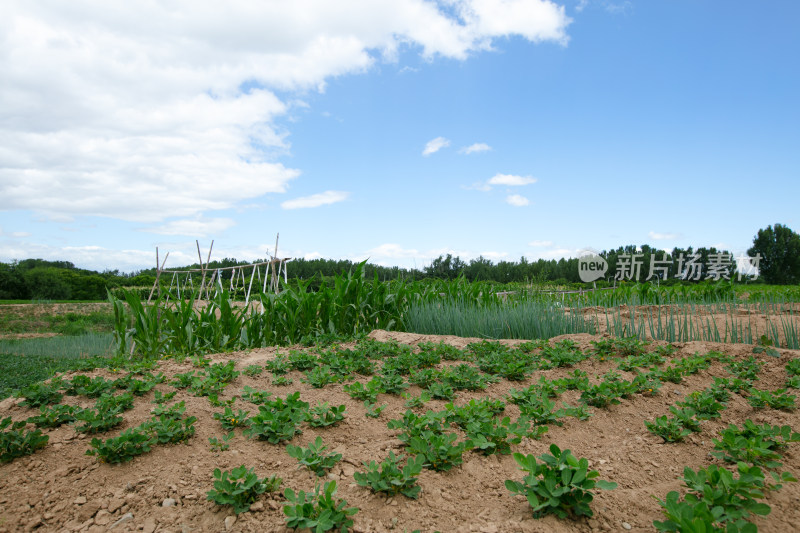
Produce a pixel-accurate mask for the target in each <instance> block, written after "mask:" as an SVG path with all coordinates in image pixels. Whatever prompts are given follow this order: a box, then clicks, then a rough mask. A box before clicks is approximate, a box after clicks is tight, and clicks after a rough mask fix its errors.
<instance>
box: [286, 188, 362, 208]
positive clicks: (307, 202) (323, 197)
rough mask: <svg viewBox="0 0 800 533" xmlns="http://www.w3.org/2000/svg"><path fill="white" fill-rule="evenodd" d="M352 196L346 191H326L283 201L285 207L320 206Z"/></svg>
mask: <svg viewBox="0 0 800 533" xmlns="http://www.w3.org/2000/svg"><path fill="white" fill-rule="evenodd" d="M349 196H350V193H349V192H345V191H325V192H322V193H319V194H312V195H311V196H303V197H301V198H295V199H293V200H286V201H285V202H283V203H281V207H282V208H284V209H304V208H308V207H320V206H323V205H330V204H335V203H337V202H343V201H344V200H347V198H348V197H349Z"/></svg>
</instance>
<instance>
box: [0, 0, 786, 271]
mask: <svg viewBox="0 0 800 533" xmlns="http://www.w3.org/2000/svg"><path fill="white" fill-rule="evenodd" d="M177 5H178V9H174V10H171V9H167V7H165V6H164V5H162V4H158V3H154V4H148V5H147V6H145V7H141V6H133V5H131V6H127V5H126V4H123V3H114V2H112V3H108V2H105V3H101V2H90V1H78V2H75V3H70V4H69V5H53V4H49V3H46V2H11V8H10V9H9V12H10V13H11V15H10V16H9V17H7V20H5V21H4V22H2V23H0V35H2V37H3V40H2V42H3V43H4V44H2V45H0V68H2V71H3V72H4V73H7V75H6V74H4V76H3V78H2V79H0V261H9V260H12V259H23V258H26V257H43V258H48V259H66V260H70V261H73V262H74V263H76V264H77V265H78V266H82V267H87V268H94V269H99V270H102V269H105V268H120V269H121V270H124V271H131V270H134V269H138V268H144V267H149V266H152V264H153V263H154V262H155V253H154V251H155V247H156V246H158V247H159V249H160V250H161V251H162V254H163V253H164V252H165V251H170V261H169V264H170V266H180V265H182V264H186V263H188V262H192V261H194V260H196V257H197V255H196V249H195V239H199V240H200V243H201V246H202V247H203V248H204V249H207V247H208V244H209V243H210V241H211V239H214V240H215V244H214V257H216V258H221V257H224V256H228V257H231V256H232V257H237V258H239V259H248V258H257V257H264V256H266V254H267V250H270V251H271V250H272V247H273V246H274V239H275V234H276V233H277V232H280V234H281V253H280V255H282V256H283V255H284V254H286V255H291V256H296V257H310V258H313V257H325V258H349V259H363V258H366V257H369V258H370V260H371V261H373V262H376V263H381V264H386V265H400V266H404V267H411V266H417V267H421V266H423V265H425V264H427V263H429V262H430V261H431V260H432V259H433V258H435V257H436V256H438V255H439V254H442V253H453V254H457V255H460V256H461V257H462V258H464V259H470V258H474V257H477V256H478V255H483V256H484V257H488V258H490V259H492V260H494V261H497V260H501V259H508V260H517V259H519V258H520V257H521V256H525V257H527V258H529V259H536V258H539V257H545V258H559V257H564V256H574V255H575V254H576V253H577V252H578V251H579V250H581V249H584V248H586V247H591V248H595V249H605V248H609V247H616V246H618V245H624V244H645V243H647V244H651V245H653V246H657V247H661V248H666V249H671V248H673V247H674V246H680V247H688V246H695V247H696V246H722V247H725V248H727V249H730V250H732V251H734V252H741V251H744V250H746V249H747V247H748V246H749V245H750V244H751V242H752V238H753V236H754V235H755V233H756V231H757V230H758V229H760V228H763V227H766V226H767V225H768V224H773V223H776V222H777V223H782V224H786V225H788V226H789V227H792V228H793V229H795V231H800V219H798V212H800V211H799V210H798V209H797V207H796V204H797V198H798V196H800V195H799V194H798V193H800V185H798V177H800V176H798V170H799V169H800V150H798V149H797V146H798V145H800V105H798V97H797V95H798V94H800V73H799V72H798V69H797V67H796V58H797V57H798V54H799V53H800V34H798V33H797V31H796V21H797V20H798V16H799V15H800V4H798V3H796V2H792V1H783V2H769V3H764V4H753V3H750V2H738V1H735V2H722V1H714V2H712V1H705V2H699V1H647V2H634V1H628V2H626V1H610V0H609V1H606V0H589V1H569V2H547V1H534V0H526V1H521V0H464V1H454V2H449V1H448V2H440V3H435V2H425V1H422V0H397V1H393V2H375V1H371V2H359V1H355V0H354V1H352V2H350V1H346V2H341V3H326V2H315V1H313V0H307V1H302V2H297V3H286V2H275V3H269V2H268V3H265V4H264V5H263V6H259V7H253V6H251V5H249V3H248V2H242V3H237V2H234V3H232V4H231V7H230V8H226V10H225V12H224V13H221V12H217V11H216V9H217V8H215V7H214V4H213V3H208V4H206V3H204V2H193V3H186V4H185V5H183V6H182V7H181V5H180V2H178V3H177ZM334 6H335V7H334ZM153 21H158V22H157V23H153ZM470 147H471V148H470Z"/></svg>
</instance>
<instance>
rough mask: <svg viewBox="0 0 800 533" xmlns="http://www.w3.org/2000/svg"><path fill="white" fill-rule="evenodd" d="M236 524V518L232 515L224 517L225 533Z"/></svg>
mask: <svg viewBox="0 0 800 533" xmlns="http://www.w3.org/2000/svg"><path fill="white" fill-rule="evenodd" d="M235 523H236V517H235V516H234V515H230V516H226V517H225V531H230V530H231V529H232V528H233V524H235Z"/></svg>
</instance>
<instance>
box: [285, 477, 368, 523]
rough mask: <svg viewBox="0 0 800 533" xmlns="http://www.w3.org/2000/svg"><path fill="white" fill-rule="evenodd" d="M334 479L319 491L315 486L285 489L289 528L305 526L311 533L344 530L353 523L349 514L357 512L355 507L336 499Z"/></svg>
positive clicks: (345, 501)
mask: <svg viewBox="0 0 800 533" xmlns="http://www.w3.org/2000/svg"><path fill="white" fill-rule="evenodd" d="M335 495H336V482H335V481H330V482H328V483H325V485H324V486H323V487H322V491H321V492H320V487H319V485H317V486H316V487H315V489H314V492H313V493H310V492H308V493H307V492H304V491H302V490H301V491H298V492H297V493H295V491H294V490H292V489H290V488H287V489H286V490H285V491H284V493H283V496H284V498H286V501H287V502H288V504H287V505H284V506H283V514H285V515H286V526H287V527H290V528H292V529H295V530H297V529H309V530H311V531H315V532H322V531H330V530H332V529H336V530H339V531H347V530H348V528H350V527H352V526H353V520H352V518H350V517H351V516H353V515H355V514H356V513H358V509H357V508H355V507H347V500H343V499H336V498H335Z"/></svg>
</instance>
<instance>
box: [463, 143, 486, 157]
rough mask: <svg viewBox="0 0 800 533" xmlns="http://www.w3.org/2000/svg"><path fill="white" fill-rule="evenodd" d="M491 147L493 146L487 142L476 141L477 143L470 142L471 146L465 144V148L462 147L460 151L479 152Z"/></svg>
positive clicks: (465, 152)
mask: <svg viewBox="0 0 800 533" xmlns="http://www.w3.org/2000/svg"><path fill="white" fill-rule="evenodd" d="M491 149H492V147H491V146H489V145H488V144H486V143H475V144H470V145H469V146H465V147H464V148H462V149H460V150H459V151H458V153H460V154H465V155H469V154H476V153H479V152H488V151H489V150H491Z"/></svg>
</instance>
